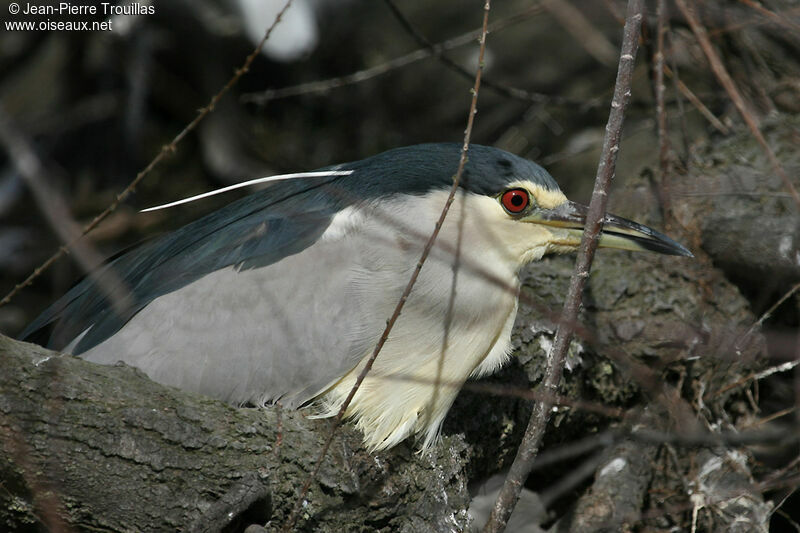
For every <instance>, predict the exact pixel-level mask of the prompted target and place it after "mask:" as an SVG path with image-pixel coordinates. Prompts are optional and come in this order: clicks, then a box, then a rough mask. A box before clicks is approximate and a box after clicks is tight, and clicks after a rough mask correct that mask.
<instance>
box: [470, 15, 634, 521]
mask: <svg viewBox="0 0 800 533" xmlns="http://www.w3.org/2000/svg"><path fill="white" fill-rule="evenodd" d="M642 16H643V5H642V1H641V0H629V2H628V11H627V14H626V19H625V28H624V30H623V40H622V50H621V54H620V59H619V67H618V70H617V80H616V85H615V87H614V97H613V99H612V101H611V112H610V114H609V118H608V124H607V125H606V135H605V141H604V142H603V151H602V156H601V160H600V164H599V166H598V168H597V177H596V179H595V188H594V192H593V193H592V200H591V203H590V204H589V212H588V215H587V217H586V228H585V230H584V233H583V238H582V240H581V246H580V249H579V251H578V259H577V262H576V266H575V274H574V275H573V276H572V279H571V281H570V286H569V292H568V293H567V297H566V301H565V303H564V310H563V311H562V314H561V321H560V323H559V327H558V331H557V333H556V339H555V342H554V344H553V349H552V351H551V353H550V356H549V357H548V363H547V368H546V369H545V374H544V378H543V380H542V384H541V388H542V390H544V391H545V392H546V393H548V394H554V393H557V391H558V384H559V382H560V381H561V374H562V372H563V367H564V360H565V357H566V352H567V347H568V346H569V341H570V338H571V336H572V331H573V329H574V324H575V322H576V319H577V316H578V308H579V307H580V301H581V294H582V292H583V286H584V284H585V283H586V279H587V278H588V277H589V268H590V266H591V262H592V258H593V256H594V251H595V250H596V248H597V242H598V240H599V235H600V230H601V229H602V220H603V216H604V215H605V210H606V204H607V203H608V188H609V186H610V184H611V179H612V178H613V176H614V170H615V166H616V160H617V153H618V152H619V140H620V137H621V134H622V123H623V120H624V117H625V108H626V107H627V104H628V101H629V100H630V94H631V91H630V83H631V78H632V76H633V68H634V65H635V62H636V52H637V50H638V47H639V33H640V28H641V23H642ZM551 411H552V401H551V400H545V401H542V402H541V403H538V404H536V405H534V408H533V413H531V418H530V422H529V424H528V428H527V429H526V431H525V436H524V437H523V440H522V443H521V444H520V447H519V451H518V452H517V457H516V458H515V459H514V463H513V464H512V465H511V469H510V470H509V473H508V476H507V477H506V481H505V483H504V485H503V488H502V489H501V491H500V494H499V495H498V497H497V501H496V502H495V506H494V508H493V509H492V514H491V515H490V517H489V521H488V523H487V524H486V527H485V528H484V532H487V533H488V532H497V533H499V532H502V531H504V530H505V526H506V523H507V522H508V518H509V516H511V512H512V511H513V509H514V505H515V504H516V501H517V499H518V498H519V493H520V491H521V489H522V485H523V483H524V482H525V479H526V478H527V476H528V473H529V472H530V470H531V466H532V465H533V461H534V459H535V457H536V453H537V452H538V450H539V445H540V443H541V439H542V435H543V434H544V429H545V427H546V426H547V422H548V420H549V419H550V413H551Z"/></svg>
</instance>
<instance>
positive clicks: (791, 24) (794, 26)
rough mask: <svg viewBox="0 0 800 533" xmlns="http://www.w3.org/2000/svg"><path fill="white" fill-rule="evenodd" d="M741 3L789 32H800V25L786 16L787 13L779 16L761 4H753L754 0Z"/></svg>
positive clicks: (742, 0) (744, 0)
mask: <svg viewBox="0 0 800 533" xmlns="http://www.w3.org/2000/svg"><path fill="white" fill-rule="evenodd" d="M739 3H740V4H744V5H746V6H748V7H751V8H752V9H754V10H756V11H758V13H759V14H761V15H762V16H764V17H766V18H768V19H769V20H770V21H772V22H774V23H776V24H779V25H781V26H783V27H784V28H785V29H787V30H789V31H795V32H796V31H800V24H798V23H797V22H795V21H794V20H792V19H791V17H788V16H786V14H785V13H783V14H779V13H775V12H774V11H770V10H769V9H767V8H766V7H764V6H762V5H761V4H759V3H757V2H753V0H739Z"/></svg>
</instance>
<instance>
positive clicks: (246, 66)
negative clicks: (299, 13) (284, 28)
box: [0, 0, 292, 307]
mask: <svg viewBox="0 0 800 533" xmlns="http://www.w3.org/2000/svg"><path fill="white" fill-rule="evenodd" d="M291 5H292V0H287V1H286V4H285V5H284V6H283V9H281V10H280V12H278V15H277V16H276V17H275V21H274V22H273V23H272V25H271V26H270V27H269V28H268V29H267V31H266V33H265V34H264V37H263V38H262V39H261V41H259V43H258V44H257V45H256V47H255V48H254V49H253V51H252V52H251V53H250V55H248V56H247V58H245V60H244V63H242V66H241V67H239V68H238V69H236V71H235V72H234V74H233V76H231V78H230V79H229V80H228V82H227V83H226V84H225V85H224V86H223V87H222V89H220V90H219V92H218V93H217V94H215V95H214V96H213V97H211V100H209V102H208V104H207V105H206V106H205V107H202V108H200V110H198V112H197V116H195V118H194V120H192V121H191V122H190V123H189V124H187V125H186V127H185V128H183V130H181V132H180V133H178V134H177V135H176V136H175V137H174V138H173V139H172V141H170V143H169V144H165V145H164V146H162V147H161V150H160V151H159V152H158V154H157V155H156V156H155V157H154V158H153V159H152V161H150V163H149V164H148V165H147V166H146V167H145V168H144V169H143V170H142V171H140V172H139V173H138V174H137V175H136V177H135V178H134V179H133V181H131V182H130V183H129V184H128V186H127V187H125V189H123V190H122V192H120V193H119V194H117V196H116V198H114V201H113V202H111V204H110V205H109V206H108V207H107V208H106V209H105V210H104V211H103V212H102V213H100V214H99V215H97V216H96V217H94V219H92V221H91V222H89V223H88V224H87V225H86V226H84V227H83V229H82V230H81V234H80V236H78V237H75V238H74V239H72V240H71V241H70V242H68V243H66V244H64V245H63V246H61V247H60V248H59V249H58V250H57V251H56V252H55V253H54V254H53V255H51V256H50V257H49V258H48V259H47V260H46V261H45V262H44V263H42V264H41V265H39V266H38V267H37V268H36V269H34V271H33V272H31V274H30V275H28V277H27V278H25V280H23V281H22V282H20V283H18V284H17V285H16V286H15V287H14V288H13V289H12V290H11V292H9V293H8V294H6V295H5V296H4V297H3V299H2V300H0V307H2V306H4V305H6V304H7V303H8V302H10V301H11V300H12V298H14V296H16V295H17V293H19V291H21V290H22V289H23V288H25V287H27V286H28V285H30V284H31V283H33V280H35V279H36V278H38V277H39V276H40V275H41V274H42V272H44V271H45V270H47V269H48V268H50V266H52V265H53V263H55V262H56V261H58V260H59V259H60V258H61V257H63V256H64V254H66V253H67V251H68V250H69V249H70V248H71V247H73V246H74V245H75V243H76V242H77V241H78V240H79V239H81V238H82V237H83V236H84V235H86V234H87V233H89V232H90V231H92V230H93V229H94V228H96V227H97V225H98V224H100V222H102V221H103V220H105V218H106V217H108V215H110V214H111V213H112V212H114V210H116V209H117V207H119V204H120V203H122V202H123V201H124V200H125V199H126V198H127V197H128V196H129V195H130V194H131V193H132V192H133V191H134V190H135V189H136V186H137V185H139V183H140V182H141V181H142V180H143V179H144V178H145V177H146V176H147V175H148V174H150V172H151V171H152V170H153V169H154V168H155V167H156V166H158V164H159V163H161V161H163V160H164V159H166V157H167V156H168V155H171V154H173V153H175V152H176V151H177V150H178V144H179V143H180V142H181V141H182V140H183V139H184V138H185V137H186V136H187V135H188V134H189V133H191V132H192V130H194V129H195V128H196V127H197V125H198V124H200V122H201V121H202V120H203V119H204V118H206V116H208V114H209V113H211V112H212V111H214V107H216V105H217V103H218V102H219V101H220V99H222V97H223V96H225V94H226V93H227V92H228V91H230V90H231V88H232V87H233V86H234V85H236V83H238V81H239V79H240V78H241V77H242V76H243V75H244V74H245V73H246V72H247V71H248V70H250V65H251V64H252V63H253V61H254V60H255V58H256V57H257V56H258V54H259V53H260V52H261V48H262V47H263V46H264V43H265V42H267V39H269V36H270V35H271V34H272V30H273V29H274V28H275V26H277V25H278V23H280V21H281V18H282V17H283V14H284V13H286V10H287V9H289V7H290V6H291Z"/></svg>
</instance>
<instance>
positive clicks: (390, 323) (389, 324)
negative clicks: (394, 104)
mask: <svg viewBox="0 0 800 533" xmlns="http://www.w3.org/2000/svg"><path fill="white" fill-rule="evenodd" d="M490 9H491V0H486V3H485V4H484V6H483V10H484V12H483V29H482V32H481V37H480V52H479V54H478V69H477V72H476V73H475V85H474V87H473V89H472V102H471V103H470V108H469V114H468V117H467V127H466V129H465V131H464V145H463V146H462V148H461V158H460V159H459V162H458V169H457V170H456V173H455V175H454V177H453V186H452V187H451V188H450V194H449V195H448V197H447V201H446V202H445V204H444V206H443V207H442V212H441V214H440V215H439V219H438V220H437V222H436V225H435V227H434V229H433V232H432V233H431V236H430V238H429V239H428V242H426V243H425V248H424V249H423V250H422V255H421V256H420V258H419V261H418V262H417V266H416V267H415V268H414V272H413V273H412V274H411V278H410V279H409V280H408V284H406V287H405V289H404V290H403V294H402V295H401V296H400V300H399V301H398V302H397V305H396V306H395V309H394V312H393V313H392V316H391V317H390V318H389V319H388V320H387V321H386V327H385V328H384V330H383V333H382V334H381V336H380V339H378V343H377V344H376V345H375V349H374V350H373V351H372V355H370V357H369V359H368V360H367V362H366V364H365V365H364V368H363V369H361V372H360V373H359V374H358V377H357V378H356V381H355V383H354V384H353V387H352V388H351V389H350V392H349V393H348V395H347V397H346V398H345V400H344V402H343V403H342V405H341V407H340V408H339V412H338V413H336V417H334V419H333V424H332V427H331V430H330V433H329V434H328V438H327V439H326V440H325V444H324V445H323V446H322V449H321V450H320V453H319V456H318V457H317V460H316V464H315V465H314V469H313V470H312V471H311V473H310V474H309V475H308V477H307V478H306V481H305V483H304V484H303V487H302V489H301V490H300V494H299V495H298V498H297V501H296V503H295V506H294V509H293V510H292V512H291V514H290V515H289V518H288V519H287V521H286V524H285V525H284V527H283V531H284V532H288V531H291V530H292V529H293V528H294V525H295V523H296V522H297V517H298V516H299V514H300V509H301V508H302V505H303V500H304V499H305V496H306V494H307V493H308V489H309V488H310V486H311V482H312V481H313V480H314V479H315V478H316V477H317V474H318V473H319V469H320V467H321V466H322V461H323V460H324V459H325V456H326V455H327V453H328V449H329V448H330V446H331V443H332V442H333V437H334V435H335V434H336V430H337V429H338V428H339V426H340V425H341V423H342V419H343V418H344V416H345V413H346V412H347V409H348V407H349V406H350V402H351V401H352V400H353V397H354V396H355V394H356V392H357V391H358V389H359V387H360V386H361V383H362V382H363V381H364V379H365V378H366V376H367V374H368V373H369V371H370V370H371V369H372V365H373V364H374V363H375V360H376V359H377V357H378V355H379V354H380V352H381V350H382V349H383V346H384V345H385V344H386V341H387V340H388V338H389V333H390V332H391V331H392V328H393V327H394V324H395V323H396V322H397V319H398V318H399V317H400V313H401V312H402V310H403V307H404V306H405V303H406V301H407V300H408V297H409V295H410V294H411V290H412V289H413V288H414V285H415V284H416V282H417V278H418V277H419V273H420V271H421V270H422V266H423V265H424V264H425V261H426V260H427V258H428V255H429V254H430V252H431V250H432V249H433V245H434V243H435V242H436V238H437V237H438V236H439V230H440V229H441V227H442V224H443V223H444V220H445V218H446V217H447V213H448V212H449V211H450V206H451V205H452V203H453V200H454V199H455V194H456V191H457V190H458V185H459V182H460V180H461V175H462V174H463V172H464V165H466V162H467V152H468V150H469V143H470V138H471V137H472V125H473V122H474V120H475V115H476V114H477V112H478V108H477V107H478V91H479V89H480V86H481V74H482V72H483V57H484V53H485V51H486V34H487V33H488V24H489V10H490Z"/></svg>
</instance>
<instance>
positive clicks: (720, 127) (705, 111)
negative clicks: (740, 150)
mask: <svg viewBox="0 0 800 533" xmlns="http://www.w3.org/2000/svg"><path fill="white" fill-rule="evenodd" d="M664 74H666V75H667V76H669V77H670V78H674V80H675V87H676V88H677V89H678V91H680V93H681V94H682V95H683V96H685V97H686V99H687V100H689V102H690V103H691V104H692V105H693V106H694V107H695V109H697V110H698V111H700V114H701V115H703V116H704V117H705V118H706V120H708V122H709V123H710V124H711V125H712V126H714V128H715V129H716V130H717V131H719V132H720V133H722V134H723V135H727V134H728V133H730V130H729V129H728V127H727V126H726V125H725V124H723V123H722V121H720V119H718V118H717V117H715V116H714V113H712V112H711V110H710V109H709V108H708V107H706V105H705V104H704V103H703V102H702V101H701V100H700V98H698V97H697V95H696V94H694V91H692V90H691V89H690V88H689V87H687V86H686V84H685V83H683V82H682V81H681V79H680V78H678V77H677V76H675V75H674V74H673V71H672V69H671V68H669V67H668V66H666V65H664Z"/></svg>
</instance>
